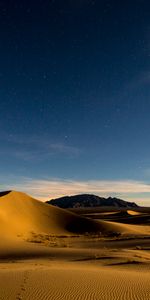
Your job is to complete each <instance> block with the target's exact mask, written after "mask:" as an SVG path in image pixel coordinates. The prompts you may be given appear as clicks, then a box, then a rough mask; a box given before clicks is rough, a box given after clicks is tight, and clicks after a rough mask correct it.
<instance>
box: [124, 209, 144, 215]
mask: <svg viewBox="0 0 150 300" xmlns="http://www.w3.org/2000/svg"><path fill="white" fill-rule="evenodd" d="M127 213H128V214H129V215H131V216H139V215H142V214H143V213H142V212H139V211H134V210H127Z"/></svg>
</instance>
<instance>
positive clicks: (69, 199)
mask: <svg viewBox="0 0 150 300" xmlns="http://www.w3.org/2000/svg"><path fill="white" fill-rule="evenodd" d="M46 203H48V204H51V205H54V206H58V207H61V208H76V207H99V206H112V207H118V208H119V207H124V208H126V207H127V208H135V207H138V205H137V204H136V203H134V202H127V201H125V200H122V199H118V198H115V197H114V198H112V197H108V198H104V197H99V196H96V195H92V194H81V195H74V196H65V197H61V198H56V199H52V200H49V201H46Z"/></svg>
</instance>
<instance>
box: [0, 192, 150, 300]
mask: <svg viewBox="0 0 150 300" xmlns="http://www.w3.org/2000/svg"><path fill="white" fill-rule="evenodd" d="M0 239H1V243H0V299H3V300H19V299H20V300H21V299H22V300H23V299H35V300H39V299H51V300H57V299H66V300H67V299H68V300H69V299H78V300H79V299H83V300H84V299H85V300H87V299H94V300H96V299H102V300H105V299H108V300H109V299H115V300H117V299H124V300H125V299H134V300H143V299H144V300H149V299H150V279H149V271H150V209H149V208H141V207H136V208H135V207H134V208H132V209H127V208H122V209H119V208H114V207H102V208H100V207H90V208H84V207H82V208H79V207H78V208H70V209H62V208H59V207H56V206H52V205H49V204H48V203H43V202H41V201H38V200H36V199H33V198H32V197H30V196H28V195H26V194H24V193H21V192H16V191H8V192H2V193H1V194H0Z"/></svg>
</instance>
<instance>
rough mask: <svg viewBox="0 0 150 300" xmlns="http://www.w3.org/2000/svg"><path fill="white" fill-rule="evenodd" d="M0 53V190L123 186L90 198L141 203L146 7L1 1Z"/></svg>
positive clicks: (145, 176)
mask: <svg viewBox="0 0 150 300" xmlns="http://www.w3.org/2000/svg"><path fill="white" fill-rule="evenodd" d="M0 53H1V56H0V138H1V143H0V171H1V173H0V176H1V178H0V179H1V189H4V188H6V187H8V186H10V187H14V188H18V187H19V188H20V189H21V190H24V189H25V184H26V182H29V181H30V182H32V183H34V184H35V187H34V188H35V189H36V188H37V185H36V184H37V181H38V180H39V181H38V182H41V185H42V183H43V184H44V182H45V181H46V182H47V183H48V181H49V182H50V184H51V181H52V182H53V183H54V181H55V182H57V183H58V182H59V183H60V186H61V187H62V190H60V192H59V193H57V191H54V187H52V188H53V191H52V190H51V188H49V189H48V187H47V193H48V195H49V196H51V194H53V195H55V193H56V195H57V194H66V193H71V191H70V190H68V189H67V188H66V186H65V187H64V186H63V184H62V183H63V182H64V180H65V184H66V185H67V182H68V184H70V181H71V182H72V184H74V186H76V189H75V190H73V191H72V193H73V192H78V191H79V192H80V191H81V192H82V190H80V189H79V188H78V187H77V185H76V184H77V183H78V184H79V183H81V184H83V182H84V183H86V184H89V183H90V184H91V181H93V184H95V182H97V184H101V182H103V183H104V182H105V185H107V183H109V182H110V181H111V182H114V184H116V183H118V184H119V181H121V182H122V184H126V182H129V183H133V184H135V191H134V190H133V191H131V192H130V190H129V192H128V193H127V190H125V189H124V191H122V190H121V191H120V190H119V191H117V189H116V191H115V190H113V191H112V189H108V190H107V189H105V190H104V191H103V190H102V189H101V188H99V190H96V191H97V193H99V194H102V193H104V194H112V193H117V195H120V196H122V197H124V198H128V199H130V198H136V197H137V199H141V197H143V198H144V199H146V200H144V201H145V202H144V203H146V204H147V203H148V202H146V201H149V199H150V194H149V192H150V190H149V189H150V188H149V180H150V133H149V131H150V3H149V1H147V0H136V1H134V0H133V1H128V0H127V1H120V0H118V1H113V0H112V1H109V0H108V1H107V0H102V1H99V0H95V1H94V0H76V1H75V0H68V1H67V0H66V1H62V0H61V1H59V0H53V1H50V0H41V1H40V0H38V1H24V0H23V1H19V0H18V1H8V0H5V1H0ZM20 178H21V179H20ZM17 180H18V181H17ZM17 182H18V184H20V185H19V186H18V185H17ZM19 182H20V183H19ZM145 184H146V186H147V188H146V191H145V189H144V188H143V185H145ZM137 185H138V187H139V185H141V190H138V188H137ZM32 187H33V184H32ZM136 188H137V189H136ZM143 189H144V190H143ZM87 190H88V189H87ZM93 190H94V187H93V185H92V186H91V192H93ZM88 191H89V190H88ZM29 192H30V189H29ZM83 192H86V190H85V187H84V189H83ZM124 194H125V195H124ZM36 195H37V196H38V193H36ZM39 196H40V192H39ZM149 204H150V201H149Z"/></svg>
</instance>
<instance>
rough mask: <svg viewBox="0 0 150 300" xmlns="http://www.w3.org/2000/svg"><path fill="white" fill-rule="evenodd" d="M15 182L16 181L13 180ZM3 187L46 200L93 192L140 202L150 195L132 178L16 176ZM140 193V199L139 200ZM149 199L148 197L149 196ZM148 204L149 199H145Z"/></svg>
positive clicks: (144, 185) (142, 184) (146, 188)
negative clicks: (77, 178) (40, 177)
mask: <svg viewBox="0 0 150 300" xmlns="http://www.w3.org/2000/svg"><path fill="white" fill-rule="evenodd" d="M15 182H16V181H15ZM5 189H14V190H20V191H24V192H26V193H28V194H30V195H32V196H33V197H35V198H38V199H41V200H43V201H44V200H48V199H52V198H56V197H61V196H64V195H74V194H81V193H93V194H96V195H100V196H105V197H108V196H118V197H124V199H125V200H126V199H129V198H131V199H132V197H133V198H134V200H136V197H137V199H138V202H139V203H140V204H142V195H143V194H149V195H150V185H149V184H147V183H144V182H140V181H134V180H116V181H115V180H114V181H113V180H85V181H77V180H62V179H57V178H56V179H49V180H48V179H46V180H45V179H42V180H40V179H33V178H22V179H21V180H20V179H19V178H18V183H15V184H8V185H6V186H5ZM138 195H141V201H140V200H139V199H140V197H139V196H138ZM149 199H150V197H149ZM147 205H149V206H150V201H149V200H147Z"/></svg>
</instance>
